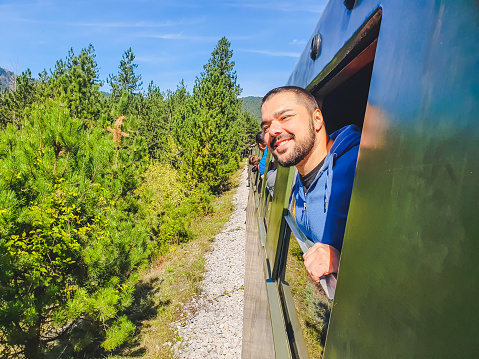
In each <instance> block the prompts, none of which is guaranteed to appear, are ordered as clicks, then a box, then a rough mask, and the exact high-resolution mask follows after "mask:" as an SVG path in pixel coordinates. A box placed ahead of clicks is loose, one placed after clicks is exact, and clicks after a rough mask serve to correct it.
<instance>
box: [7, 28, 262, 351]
mask: <svg viewBox="0 0 479 359" xmlns="http://www.w3.org/2000/svg"><path fill="white" fill-rule="evenodd" d="M230 46H231V45H230V43H229V41H228V40H227V39H226V38H224V37H223V38H222V39H220V40H219V42H218V43H217V45H216V47H215V48H214V49H213V51H212V53H211V57H210V59H209V60H208V62H207V63H206V64H205V65H204V70H203V72H201V73H200V74H199V75H198V76H197V77H196V81H195V85H194V88H193V89H192V93H189V92H188V91H187V89H186V87H185V86H184V84H183V81H182V80H181V79H179V83H178V87H177V89H176V91H170V90H167V91H164V92H163V91H161V90H160V88H159V87H158V86H157V85H155V84H154V83H150V84H148V85H147V86H145V85H143V83H142V81H141V75H140V74H139V73H138V68H137V65H136V64H135V55H134V53H133V51H132V50H131V48H130V49H127V50H126V51H125V52H124V54H123V56H122V58H121V59H120V61H119V67H118V73H116V74H111V75H109V76H108V79H106V81H107V83H108V84H109V85H110V87H111V92H110V93H108V94H106V93H104V92H101V91H100V88H101V86H102V85H103V82H102V80H100V79H99V70H98V64H97V63H96V60H95V50H94V48H93V46H92V45H90V46H88V47H87V48H84V49H81V51H80V52H79V53H78V52H74V50H73V49H71V50H70V51H69V52H68V54H67V56H66V58H65V59H60V60H58V61H57V62H56V64H54V66H53V68H51V69H50V70H44V71H43V72H42V73H40V74H39V75H38V77H33V76H32V74H31V72H30V70H26V71H24V72H23V73H22V74H21V75H19V76H18V77H17V78H16V83H15V86H14V88H13V89H4V90H2V92H1V93H0V349H1V352H2V353H4V357H6V358H8V357H12V358H13V357H25V358H43V357H49V353H50V352H51V351H54V350H56V349H58V348H59V347H61V348H63V349H62V350H63V351H65V353H70V354H68V355H69V356H68V355H67V356H66V357H77V356H78V357H80V355H81V353H88V352H102V353H106V354H107V353H108V352H109V351H112V350H115V349H116V348H118V347H119V346H121V345H122V343H124V342H125V341H126V340H127V339H128V337H129V336H130V335H131V334H132V333H133V332H134V331H135V330H136V328H135V324H134V323H132V322H131V321H130V320H129V319H128V316H127V315H126V314H125V313H126V312H127V310H128V308H129V306H131V304H132V301H133V294H134V290H135V285H136V283H137V282H138V280H139V273H140V272H141V270H144V269H145V268H146V267H147V266H148V264H149V263H150V261H151V259H152V258H154V257H157V256H159V255H161V254H163V253H167V252H168V251H170V249H171V247H172V246H175V245H178V244H181V243H184V242H187V241H189V240H190V239H191V233H190V230H189V227H188V223H189V221H190V220H191V219H192V218H194V217H198V216H201V215H205V214H207V213H208V212H209V211H211V206H210V201H211V199H212V198H213V196H216V195H219V194H221V193H222V192H223V191H225V189H227V188H228V186H229V179H230V176H231V174H232V173H233V172H235V171H236V170H237V169H238V166H239V163H240V161H241V151H242V150H243V149H244V148H247V147H248V146H249V145H251V144H252V143H254V134H255V133H256V131H258V130H259V124H258V120H257V119H255V118H254V117H253V116H251V115H250V114H249V113H247V112H242V111H241V100H240V99H238V96H239V95H240V94H241V88H240V86H239V84H238V83H237V78H236V72H235V70H234V65H235V64H234V62H233V60H232V55H233V51H232V49H231V48H230ZM81 357H85V356H81Z"/></svg>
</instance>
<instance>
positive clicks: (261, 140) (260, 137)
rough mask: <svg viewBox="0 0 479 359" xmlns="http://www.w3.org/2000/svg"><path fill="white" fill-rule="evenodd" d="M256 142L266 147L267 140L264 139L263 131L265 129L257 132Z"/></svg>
mask: <svg viewBox="0 0 479 359" xmlns="http://www.w3.org/2000/svg"><path fill="white" fill-rule="evenodd" d="M256 143H260V144H262V145H263V146H265V147H266V140H265V139H264V133H263V131H259V132H258V133H257V134H256Z"/></svg>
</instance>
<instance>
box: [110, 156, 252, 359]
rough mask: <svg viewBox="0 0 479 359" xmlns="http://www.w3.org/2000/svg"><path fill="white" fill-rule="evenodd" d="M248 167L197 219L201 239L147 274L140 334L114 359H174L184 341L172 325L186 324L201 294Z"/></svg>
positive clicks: (138, 316)
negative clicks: (186, 312) (186, 310)
mask: <svg viewBox="0 0 479 359" xmlns="http://www.w3.org/2000/svg"><path fill="white" fill-rule="evenodd" d="M243 167H244V164H242V165H241V167H240V169H239V170H238V171H237V172H236V174H235V175H234V176H233V178H232V181H231V186H230V189H229V190H228V191H226V192H225V193H224V194H222V195H221V196H219V197H216V198H215V199H214V200H213V202H212V205H213V208H214V210H213V213H211V214H209V215H207V216H204V217H201V218H197V219H195V220H193V222H192V223H191V225H190V227H189V229H190V230H191V231H192V232H193V234H194V237H195V239H194V240H192V241H190V242H188V243H184V244H181V245H179V246H177V247H175V248H173V249H172V250H171V251H170V252H169V253H168V254H166V255H164V256H162V257H160V258H158V259H156V260H155V261H154V262H153V263H151V265H150V268H149V270H148V271H147V272H146V273H144V274H143V275H142V278H141V280H140V283H139V284H138V285H137V288H136V291H135V301H134V304H133V305H132V307H131V308H130V311H129V313H128V317H129V318H130V320H131V321H132V322H133V323H134V324H136V326H137V330H136V333H135V335H134V336H133V337H132V338H131V340H130V343H129V344H128V345H125V346H123V347H122V349H121V350H120V351H118V352H117V353H116V354H115V355H111V356H110V358H111V359H113V358H115V359H120V358H132V357H142V358H172V352H171V348H170V347H171V344H173V343H174V342H175V341H176V340H178V339H179V338H178V335H177V333H176V332H175V331H174V330H172V328H171V327H170V323H171V322H174V321H178V320H180V319H181V317H180V316H181V313H182V309H183V306H184V305H186V304H187V303H188V302H189V301H190V300H191V298H192V297H193V296H195V295H198V294H199V293H200V292H201V281H202V280H203V274H204V265H205V258H204V255H205V253H206V252H208V251H210V249H211V243H212V242H213V240H214V237H215V235H216V234H218V233H220V232H221V230H222V229H223V226H224V225H225V224H226V222H227V221H228V220H229V219H230V216H231V213H232V212H233V210H234V205H233V195H234V193H235V192H236V187H237V186H238V184H239V179H240V176H241V173H242V169H243ZM168 343H171V344H168Z"/></svg>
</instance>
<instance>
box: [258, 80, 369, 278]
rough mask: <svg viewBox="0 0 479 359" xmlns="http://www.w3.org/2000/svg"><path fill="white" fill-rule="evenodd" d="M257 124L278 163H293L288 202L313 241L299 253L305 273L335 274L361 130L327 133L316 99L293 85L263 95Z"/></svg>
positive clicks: (297, 219)
mask: <svg viewBox="0 0 479 359" xmlns="http://www.w3.org/2000/svg"><path fill="white" fill-rule="evenodd" d="M261 129H262V130H263V132H264V134H265V140H266V143H267V145H268V148H269V149H270V151H271V152H272V154H273V156H274V158H275V159H276V160H277V161H278V163H279V164H280V165H281V166H285V167H289V166H296V168H297V169H298V172H299V175H298V176H297V177H296V181H295V183H294V186H293V190H292V201H293V203H292V206H293V212H294V215H295V217H296V221H297V223H298V226H299V228H300V229H301V230H302V231H303V233H304V234H305V235H306V236H307V237H308V238H310V239H311V240H312V241H313V242H315V244H314V246H313V247H311V248H310V249H309V250H308V251H307V252H306V253H305V254H304V256H303V257H304V265H305V267H306V271H307V273H308V275H309V277H310V278H311V279H312V280H313V281H314V282H316V283H319V279H320V277H321V276H323V275H326V274H329V273H337V272H338V269H339V259H340V253H341V248H342V245H343V237H344V229H345V226H346V219H347V215H348V209H349V202H350V199H351V191H352V186H353V180H354V172H355V170H356V160H357V155H358V150H359V141H360V138H361V133H360V131H359V129H358V128H357V127H356V126H354V125H350V126H346V127H343V128H342V129H340V130H338V131H336V132H334V133H332V134H331V136H328V134H327V133H326V128H325V126H324V120H323V115H322V113H321V110H320V109H319V107H318V104H317V102H316V99H315V98H314V97H313V96H312V95H311V94H310V93H309V92H308V91H306V90H304V89H302V88H300V87H295V86H284V87H278V88H275V89H273V90H271V91H270V92H268V93H267V94H266V96H264V98H263V101H262V106H261Z"/></svg>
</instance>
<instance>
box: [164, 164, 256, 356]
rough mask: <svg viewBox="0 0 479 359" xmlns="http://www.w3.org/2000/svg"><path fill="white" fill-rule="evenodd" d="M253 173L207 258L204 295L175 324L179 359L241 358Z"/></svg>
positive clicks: (244, 175)
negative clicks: (247, 228)
mask: <svg viewBox="0 0 479 359" xmlns="http://www.w3.org/2000/svg"><path fill="white" fill-rule="evenodd" d="M246 183H247V167H245V168H244V170H243V172H242V174H241V180H240V185H239V187H238V189H237V191H236V194H235V196H234V199H233V202H234V206H235V209H234V212H233V214H232V215H231V218H230V220H229V221H228V222H227V223H226V225H225V227H224V228H223V230H222V232H221V233H219V234H218V235H216V237H215V241H214V242H213V243H212V251H211V252H209V253H207V254H206V264H205V278H204V280H203V282H202V292H201V294H200V295H199V296H198V297H195V298H193V299H192V300H191V302H190V303H187V304H186V305H185V307H184V311H183V313H182V317H183V318H184V319H183V320H181V321H180V322H178V323H174V324H173V327H174V328H176V330H177V334H178V336H179V339H180V340H179V341H178V342H177V343H175V344H174V346H173V352H174V353H175V357H176V358H179V359H183V358H185V359H186V358H188V359H190V358H241V341H242V332H243V299H244V287H243V286H244V273H245V236H246V206H247V202H248V187H247V186H246Z"/></svg>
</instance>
